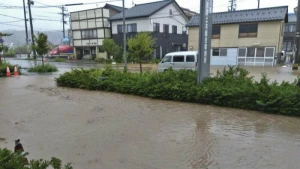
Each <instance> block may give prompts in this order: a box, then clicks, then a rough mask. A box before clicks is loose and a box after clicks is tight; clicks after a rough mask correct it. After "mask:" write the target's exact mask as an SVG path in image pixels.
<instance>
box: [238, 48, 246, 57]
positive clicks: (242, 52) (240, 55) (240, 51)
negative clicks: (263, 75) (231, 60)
mask: <svg viewBox="0 0 300 169" xmlns="http://www.w3.org/2000/svg"><path fill="white" fill-rule="evenodd" d="M246 52H247V48H239V57H246Z"/></svg>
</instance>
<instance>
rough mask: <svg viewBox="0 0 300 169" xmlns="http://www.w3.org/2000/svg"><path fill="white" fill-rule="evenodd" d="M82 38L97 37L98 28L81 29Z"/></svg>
mask: <svg viewBox="0 0 300 169" xmlns="http://www.w3.org/2000/svg"><path fill="white" fill-rule="evenodd" d="M81 36H82V39H90V38H97V30H96V29H90V30H83V31H81Z"/></svg>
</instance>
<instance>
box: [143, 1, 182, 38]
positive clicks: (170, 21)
mask: <svg viewBox="0 0 300 169" xmlns="http://www.w3.org/2000/svg"><path fill="white" fill-rule="evenodd" d="M170 10H172V15H170ZM149 19H150V25H149V30H150V31H153V23H159V24H160V32H163V25H164V24H166V25H169V32H170V33H172V26H177V34H182V31H183V30H186V27H185V25H186V23H187V20H186V19H185V18H184V17H183V13H182V12H181V11H180V9H179V8H177V7H176V6H175V5H174V4H173V3H172V4H170V5H168V6H166V7H165V8H163V9H162V10H160V11H158V12H157V13H155V14H153V15H152V16H150V17H149Z"/></svg>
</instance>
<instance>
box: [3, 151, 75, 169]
mask: <svg viewBox="0 0 300 169" xmlns="http://www.w3.org/2000/svg"><path fill="white" fill-rule="evenodd" d="M27 155H28V153H25V154H21V152H17V153H13V152H11V151H10V150H8V149H1V148H0V169H47V168H49V167H51V168H53V169H73V167H72V166H71V164H70V163H68V164H66V165H65V166H62V161H61V160H59V159H57V158H54V157H52V158H51V160H49V161H48V160H31V161H30V162H29V164H28V165H25V164H24V158H25V157H26V156H27Z"/></svg>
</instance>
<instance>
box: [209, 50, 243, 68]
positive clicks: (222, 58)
mask: <svg viewBox="0 0 300 169" xmlns="http://www.w3.org/2000/svg"><path fill="white" fill-rule="evenodd" d="M237 54H238V49H237V48H214V49H212V52H211V61H210V64H211V65H222V66H227V65H231V66H235V65H237Z"/></svg>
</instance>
